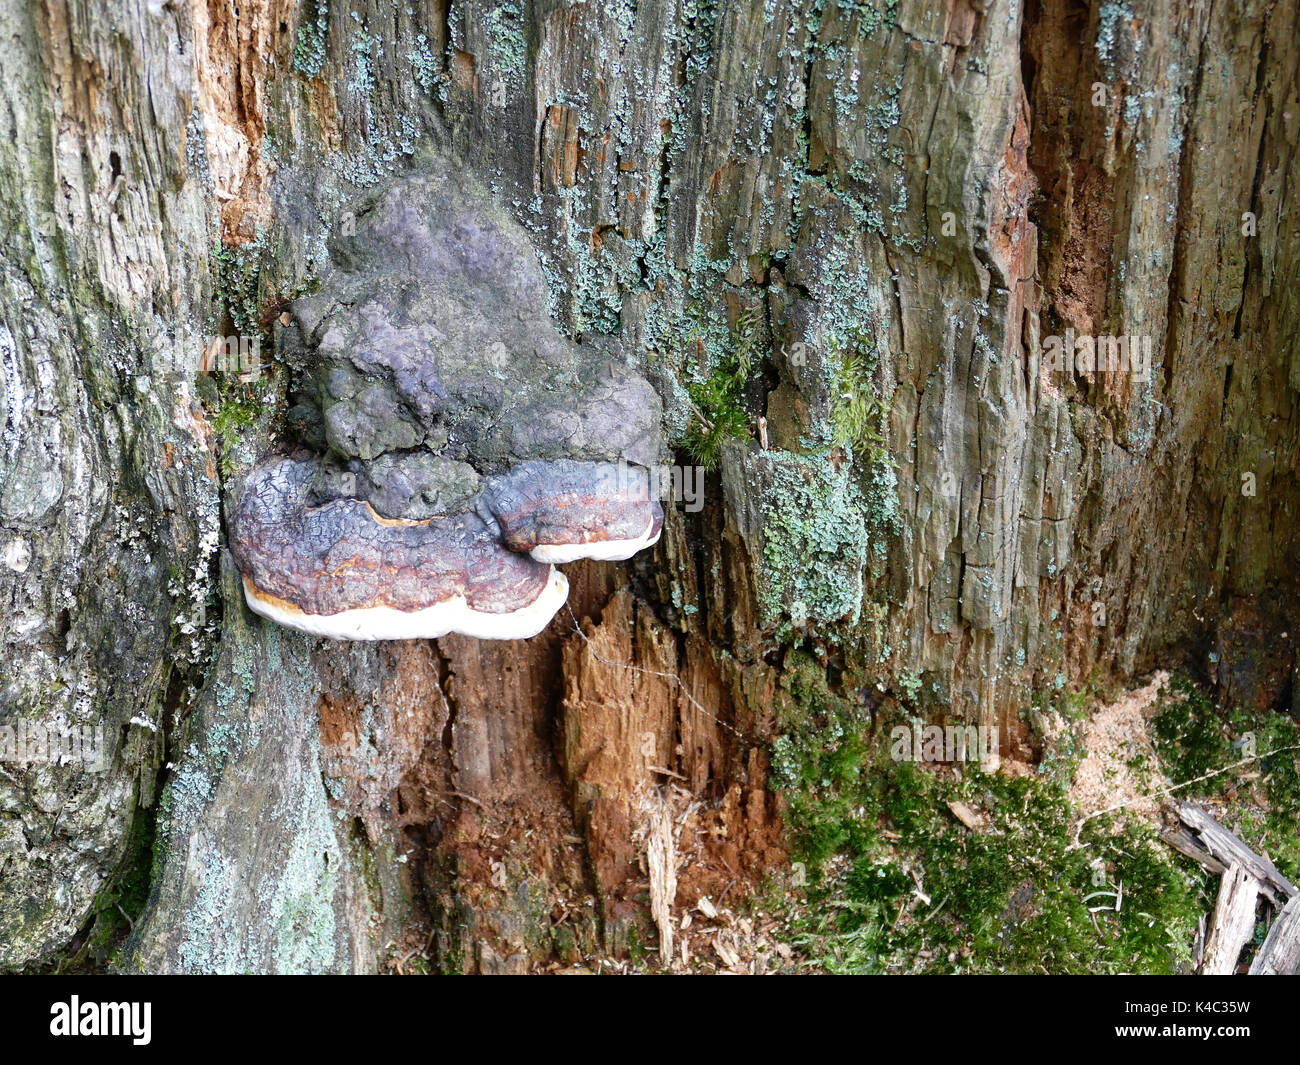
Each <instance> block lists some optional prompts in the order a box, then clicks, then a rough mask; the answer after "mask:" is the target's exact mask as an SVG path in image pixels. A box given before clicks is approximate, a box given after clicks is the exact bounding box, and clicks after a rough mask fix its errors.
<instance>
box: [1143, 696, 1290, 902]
mask: <svg viewBox="0 0 1300 1065" xmlns="http://www.w3.org/2000/svg"><path fill="white" fill-rule="evenodd" d="M1151 731H1152V741H1153V743H1154V745H1155V748H1156V752H1157V753H1158V754H1159V756H1160V759H1161V761H1162V762H1163V763H1164V765H1165V767H1166V773H1167V774H1168V776H1169V778H1170V780H1172V781H1173V782H1174V783H1175V784H1188V783H1189V782H1193V783H1190V785H1189V786H1188V787H1187V788H1184V789H1181V790H1180V791H1179V793H1178V794H1179V796H1180V797H1181V798H1187V799H1197V800H1200V801H1214V800H1227V801H1224V802H1223V809H1222V810H1221V811H1220V813H1221V814H1222V816H1221V817H1220V820H1222V821H1223V822H1224V824H1225V825H1226V826H1227V827H1228V828H1231V829H1233V830H1234V831H1236V832H1237V833H1238V834H1239V835H1240V836H1241V837H1242V838H1243V839H1244V840H1245V841H1246V842H1247V844H1249V845H1250V846H1252V847H1254V848H1256V849H1258V850H1261V851H1264V852H1266V853H1267V854H1268V855H1269V857H1270V858H1272V859H1273V862H1274V863H1275V864H1276V865H1277V867H1278V869H1279V870H1281V871H1282V872H1283V873H1284V874H1285V875H1286V876H1287V877H1289V878H1291V879H1293V880H1294V879H1296V878H1297V877H1300V832H1297V830H1296V824H1297V821H1298V820H1300V749H1298V748H1300V729H1297V728H1296V725H1295V723H1294V722H1293V721H1292V720H1291V719H1290V718H1289V717H1288V716H1286V715H1285V714H1280V713H1271V712H1268V711H1250V710H1242V709H1232V710H1229V711H1223V710H1221V709H1220V708H1219V707H1218V706H1216V705H1215V703H1214V701H1213V700H1212V699H1211V698H1210V697H1209V696H1208V695H1206V694H1205V693H1204V692H1202V691H1201V690H1200V689H1198V688H1197V687H1196V685H1195V684H1193V683H1192V682H1191V681H1190V680H1189V679H1187V678H1186V677H1181V676H1176V677H1173V678H1171V679H1170V682H1169V685H1168V687H1167V688H1166V689H1165V691H1164V692H1162V694H1161V701H1160V706H1159V709H1158V710H1157V712H1156V714H1155V717H1154V719H1153V720H1152V729H1151ZM1252 752H1253V755H1254V757H1251V755H1252ZM1238 763H1241V764H1238ZM1243 795H1248V796H1251V798H1252V799H1253V798H1254V797H1255V796H1258V797H1260V798H1263V799H1264V800H1265V801H1264V803H1262V804H1258V805H1257V804H1256V803H1255V802H1253V801H1234V800H1239V799H1241V797H1242V796H1243Z"/></svg>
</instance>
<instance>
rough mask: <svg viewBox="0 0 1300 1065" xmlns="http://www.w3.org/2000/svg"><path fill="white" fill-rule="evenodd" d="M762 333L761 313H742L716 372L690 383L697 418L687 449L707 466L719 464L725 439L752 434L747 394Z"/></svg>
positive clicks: (688, 386)
mask: <svg viewBox="0 0 1300 1065" xmlns="http://www.w3.org/2000/svg"><path fill="white" fill-rule="evenodd" d="M758 335H759V313H758V312H757V311H752V312H750V313H749V314H745V315H742V316H741V318H740V319H739V321H738V322H737V323H736V328H735V329H734V330H733V331H732V334H731V338H732V343H731V346H730V350H729V351H728V352H727V354H726V355H725V356H724V357H723V359H722V360H721V361H720V362H719V363H718V365H717V366H716V368H715V369H714V371H713V373H712V374H711V375H710V376H709V377H708V378H707V379H705V380H704V381H701V382H698V383H695V384H688V385H687V387H686V391H687V394H688V395H689V396H690V397H691V402H692V403H693V404H694V405H695V410H696V421H695V422H694V423H693V424H692V425H691V427H690V428H689V429H688V430H687V433H686V441H685V443H686V450H687V451H688V452H689V453H690V455H691V457H692V458H693V459H694V460H695V461H696V462H697V463H699V464H700V465H701V466H703V467H704V468H705V469H713V468H714V467H715V466H716V465H717V464H718V459H719V458H720V457H721V454H722V444H723V442H724V441H726V440H729V439H737V438H741V439H743V438H746V437H748V436H749V427H750V423H751V421H752V419H751V418H750V416H749V413H748V412H747V411H746V409H745V406H744V397H745V386H746V384H747V383H748V382H749V378H750V375H751V374H752V373H753V372H754V366H755V363H756V361H757V355H758ZM693 341H694V338H692V341H691V343H692V344H693ZM701 419H702V420H701Z"/></svg>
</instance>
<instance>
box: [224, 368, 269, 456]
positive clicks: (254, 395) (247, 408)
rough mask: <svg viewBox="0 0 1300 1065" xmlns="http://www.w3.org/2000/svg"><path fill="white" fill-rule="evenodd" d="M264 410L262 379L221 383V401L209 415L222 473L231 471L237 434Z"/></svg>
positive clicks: (245, 428) (254, 420)
mask: <svg viewBox="0 0 1300 1065" xmlns="http://www.w3.org/2000/svg"><path fill="white" fill-rule="evenodd" d="M226 376H228V375H226ZM266 410H267V398H266V394H265V386H264V385H263V383H262V382H261V381H253V382H245V381H240V380H239V379H238V378H235V379H233V380H231V381H229V382H225V383H223V386H222V388H221V401H220V405H219V406H218V407H217V412H216V414H215V415H213V418H212V428H213V430H214V431H215V432H216V434H217V443H218V454H219V456H220V458H219V459H218V465H219V467H220V471H221V473H222V474H223V475H228V474H230V473H231V472H232V471H233V470H234V468H235V447H236V445H237V444H238V443H239V440H240V437H241V436H242V434H243V433H244V431H245V430H247V429H250V428H251V427H252V426H253V425H255V424H256V423H257V420H258V419H259V418H260V417H261V416H262V415H263V414H265V413H266Z"/></svg>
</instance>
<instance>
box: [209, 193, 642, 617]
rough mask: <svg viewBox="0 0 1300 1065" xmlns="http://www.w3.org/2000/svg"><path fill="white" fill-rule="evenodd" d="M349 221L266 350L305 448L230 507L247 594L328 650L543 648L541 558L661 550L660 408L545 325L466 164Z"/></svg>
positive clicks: (548, 594)
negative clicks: (470, 641) (399, 645)
mask: <svg viewBox="0 0 1300 1065" xmlns="http://www.w3.org/2000/svg"><path fill="white" fill-rule="evenodd" d="M348 229H349V231H348V233H347V234H346V235H343V234H340V235H337V236H336V237H335V238H334V239H333V240H332V241H331V242H330V244H329V251H330V256H331V261H332V267H331V269H330V271H329V272H328V273H327V275H326V276H325V278H324V279H323V282H322V285H321V288H320V290H319V291H318V292H317V293H315V294H314V295H312V296H311V297H307V298H303V299H299V300H297V301H296V302H295V303H294V304H293V306H292V309H291V324H290V325H289V326H288V327H287V328H286V329H285V330H284V333H283V334H282V335H281V337H280V350H281V354H282V357H283V358H284V359H285V361H286V362H288V363H289V365H290V366H291V367H293V368H294V371H295V380H294V386H293V389H292V392H291V402H292V407H291V410H290V412H289V417H288V423H289V425H290V426H291V429H292V430H293V433H294V435H295V436H296V437H297V438H298V439H297V445H298V448H297V451H295V453H294V455H293V457H284V456H278V457H272V458H270V459H268V460H266V461H265V462H263V463H262V464H261V465H259V466H258V467H256V468H255V469H254V470H253V471H252V472H251V473H250V474H249V475H248V477H247V479H246V481H245V483H244V487H243V492H242V494H241V496H240V499H239V503H238V504H237V506H236V508H235V512H234V516H233V518H232V521H231V537H230V540H231V548H232V552H233V554H234V557H235V560H236V562H237V564H238V566H239V568H240V571H241V573H242V576H243V582H244V592H245V598H246V599H247V601H248V604H249V606H250V607H251V608H252V609H253V610H254V611H256V612H257V613H259V614H261V615H263V616H264V617H268V618H270V619H272V620H274V621H276V622H278V623H280V624H282V625H287V626H289V627H290V628H295V629H300V630H302V631H305V632H309V633H313V634H316V635H320V636H328V637H333V638H336V639H349V640H389V639H409V638H430V637H437V636H443V635H446V634H447V633H450V632H458V633H462V634H465V635H468V636H475V637H478V638H481V639H521V638H526V637H529V636H533V635H536V634H537V633H538V632H540V631H541V630H542V629H543V628H544V627H545V626H546V624H547V623H548V622H549V621H550V620H551V618H552V617H553V616H554V614H555V612H556V611H557V610H559V608H560V607H561V606H563V604H564V602H565V600H566V598H567V596H568V581H567V580H566V578H565V577H564V575H563V574H562V573H561V572H559V571H558V570H557V569H555V564H559V563H565V562H573V561H576V560H578V559H584V558H589V559H603V560H622V559H627V558H630V557H631V556H632V555H633V554H635V553H636V552H637V551H639V550H642V549H643V548H646V547H649V546H651V545H653V544H654V543H655V542H656V541H657V540H658V539H659V534H660V530H661V528H662V524H663V510H662V508H661V507H660V504H659V503H658V501H657V500H655V499H653V498H651V490H650V489H651V479H650V475H649V469H648V467H650V466H652V465H654V464H655V463H656V462H657V461H658V458H659V453H660V450H661V447H662V442H661V437H660V421H661V406H660V401H659V397H658V395H657V394H656V393H655V391H654V389H653V388H652V387H651V385H650V384H649V382H648V381H646V380H645V379H644V378H643V377H641V376H639V375H638V374H636V373H634V372H632V371H631V370H630V369H628V368H627V367H626V365H621V364H620V361H619V360H618V359H617V356H616V355H614V356H612V355H611V349H609V348H596V347H594V346H592V345H586V344H577V343H574V342H572V341H570V340H568V339H567V338H565V337H564V336H563V335H562V334H561V333H560V332H559V330H558V329H556V327H555V325H554V323H553V322H552V321H551V319H550V317H549V315H548V314H547V312H546V296H547V289H546V280H545V278H544V276H543V275H542V272H541V268H540V266H539V265H538V262H537V259H536V257H535V255H534V253H533V250H532V248H531V246H530V245H529V244H528V241H527V238H526V236H525V234H524V233H523V232H522V230H521V229H520V227H519V226H518V225H517V224H516V223H515V222H514V221H513V220H512V219H510V218H509V217H508V216H507V215H506V214H505V213H504V212H502V211H501V210H500V209H499V208H498V207H496V206H495V205H494V204H493V203H492V202H491V200H490V199H489V198H488V197H487V196H486V195H485V194H484V193H483V192H482V191H481V190H480V189H479V188H478V187H477V186H475V185H474V183H473V180H472V179H471V178H469V177H468V176H466V175H465V174H464V173H450V172H449V173H446V174H443V173H439V174H438V175H437V176H432V175H430V174H424V175H414V176H411V177H408V178H405V179H403V180H401V181H399V182H397V183H395V184H394V185H392V186H391V187H389V188H388V189H387V190H385V191H383V192H381V193H379V194H378V195H376V196H374V197H372V198H371V199H370V200H369V201H368V202H367V203H366V204H365V205H363V208H362V210H361V211H359V212H358V213H357V216H356V224H355V226H349V227H348Z"/></svg>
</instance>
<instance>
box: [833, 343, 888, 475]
mask: <svg viewBox="0 0 1300 1065" xmlns="http://www.w3.org/2000/svg"><path fill="white" fill-rule="evenodd" d="M832 350H833V352H834V354H836V355H838V357H839V358H838V361H839V372H838V374H837V376H836V379H835V386H834V387H835V398H834V403H833V405H832V408H831V432H832V440H833V442H834V443H835V444H838V445H839V446H840V447H844V448H849V449H851V450H852V452H853V455H854V458H855V459H857V460H859V461H861V462H863V463H865V464H869V465H871V466H876V465H878V464H881V463H886V464H892V460H891V459H890V457H889V448H888V447H887V446H886V444H885V418H886V416H887V414H888V407H887V406H886V404H885V403H884V402H882V401H881V399H880V397H878V396H877V395H876V390H875V387H874V384H873V381H872V378H873V376H874V374H875V369H876V359H875V351H874V350H873V349H872V348H871V347H870V346H869V345H868V344H866V343H864V342H863V340H862V339H861V337H860V336H856V335H855V336H854V337H852V338H850V341H849V344H848V345H847V346H845V347H843V348H841V346H840V345H839V344H835V343H833V344H832ZM832 361H835V360H832Z"/></svg>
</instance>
